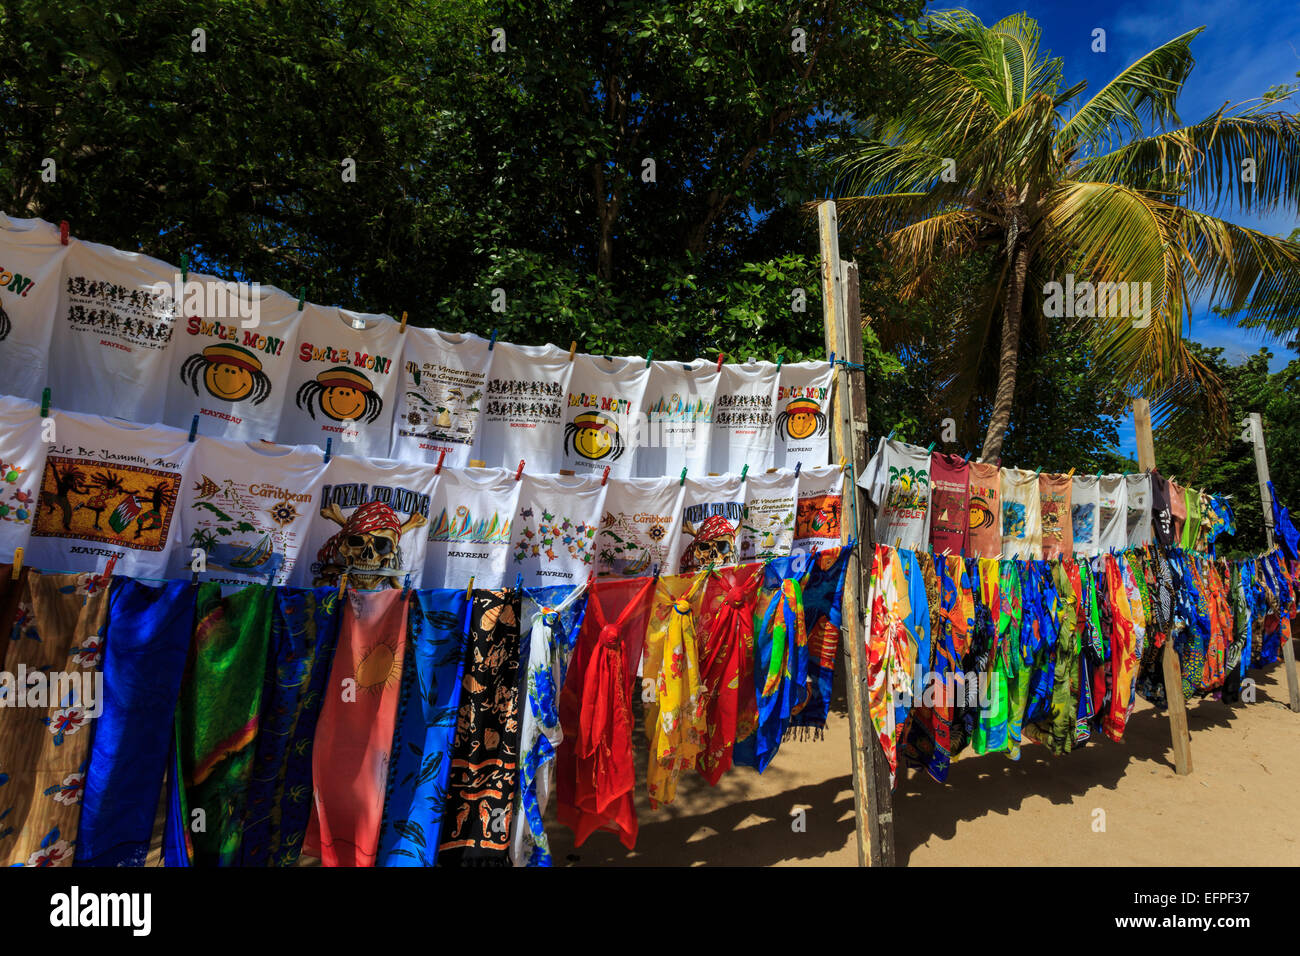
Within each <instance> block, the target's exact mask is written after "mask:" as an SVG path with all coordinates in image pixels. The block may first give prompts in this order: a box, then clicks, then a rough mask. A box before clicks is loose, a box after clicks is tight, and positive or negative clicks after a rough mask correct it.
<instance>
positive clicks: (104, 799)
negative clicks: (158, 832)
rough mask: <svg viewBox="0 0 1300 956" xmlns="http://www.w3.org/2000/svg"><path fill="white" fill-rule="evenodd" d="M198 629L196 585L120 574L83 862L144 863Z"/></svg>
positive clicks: (83, 827) (84, 810) (110, 618)
mask: <svg viewBox="0 0 1300 956" xmlns="http://www.w3.org/2000/svg"><path fill="white" fill-rule="evenodd" d="M193 630H194V588H193V587H191V586H190V584H189V582H188V581H169V582H167V583H166V584H163V585H153V584H147V583H145V582H143V581H132V580H130V579H128V578H114V579H113V583H112V589H111V591H110V592H109V610H108V615H107V628H106V631H105V636H104V663H103V673H104V699H103V702H102V703H103V711H102V713H101V714H100V715H99V717H98V719H96V721H95V736H94V740H93V743H92V744H91V750H90V759H89V763H88V766H87V769H86V789H85V796H84V797H83V798H82V802H81V804H82V805H81V822H80V827H79V829H78V832H77V853H76V861H77V866H144V865H145V859H146V857H147V856H148V854H149V844H150V842H151V840H152V839H153V830H154V820H155V817H156V816H157V813H158V794H159V793H160V792H161V791H162V787H163V777H164V774H165V773H166V771H167V757H168V754H169V753H170V752H171V748H172V742H173V726H172V714H173V712H174V710H175V707H176V698H177V695H178V694H179V693H180V688H181V678H182V676H183V675H184V672H185V660H186V655H187V653H188V652H189V648H190V636H191V635H192V634H193Z"/></svg>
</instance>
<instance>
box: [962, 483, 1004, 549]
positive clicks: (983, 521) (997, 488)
mask: <svg viewBox="0 0 1300 956" xmlns="http://www.w3.org/2000/svg"><path fill="white" fill-rule="evenodd" d="M1001 483H1002V477H1001V474H1000V470H999V468H998V466H997V465H994V464H991V463H985V462H979V461H973V462H971V463H970V466H969V468H968V469H967V484H968V487H969V490H970V524H969V527H968V528H967V538H966V540H967V547H968V548H969V553H970V554H971V555H972V556H974V557H977V558H1000V557H1002V489H1001Z"/></svg>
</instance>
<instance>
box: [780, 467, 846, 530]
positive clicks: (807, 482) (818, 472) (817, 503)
mask: <svg viewBox="0 0 1300 956" xmlns="http://www.w3.org/2000/svg"><path fill="white" fill-rule="evenodd" d="M798 492H799V500H798V503H797V505H796V508H795V514H794V540H793V541H792V542H791V548H792V549H793V550H794V551H816V550H818V549H823V548H838V547H839V544H840V536H841V534H842V533H843V531H842V525H841V521H842V518H843V511H844V504H845V502H844V470H843V469H841V468H840V467H839V466H838V465H818V466H815V467H812V468H802V469H800V471H799V483H798ZM850 493H852V494H857V489H854V488H850Z"/></svg>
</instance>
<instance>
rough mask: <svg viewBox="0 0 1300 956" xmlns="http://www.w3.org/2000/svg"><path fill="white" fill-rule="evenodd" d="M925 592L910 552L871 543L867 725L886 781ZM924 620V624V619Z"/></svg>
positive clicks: (908, 689) (903, 715) (900, 728)
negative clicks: (877, 742) (877, 743)
mask: <svg viewBox="0 0 1300 956" xmlns="http://www.w3.org/2000/svg"><path fill="white" fill-rule="evenodd" d="M905 565H906V569H905ZM924 593H925V591H924V584H923V583H922V582H921V570H920V567H919V565H917V563H916V557H915V555H914V554H912V553H911V552H908V551H896V550H894V549H893V548H889V547H885V546H883V545H876V550H875V556H874V558H873V560H872V565H871V590H870V593H869V595H868V598H867V601H868V607H869V608H870V609H871V610H870V614H871V619H870V630H869V633H868V637H867V661H866V665H867V673H866V678H867V687H868V693H869V708H868V709H869V713H870V716H871V725H872V727H873V728H874V729H875V732H876V735H877V737H879V739H880V746H881V749H882V750H883V751H884V753H885V759H886V761H887V762H888V764H889V785H890V787H893V785H894V778H895V774H896V773H897V771H898V745H899V743H900V741H901V740H902V739H903V735H904V732H905V730H906V722H907V711H908V707H907V703H906V701H908V700H910V699H911V696H912V689H913V688H912V682H913V676H914V671H915V667H916V659H917V658H916V652H917V646H918V643H919V639H920V637H921V634H920V630H921V627H922V626H923V625H922V621H921V617H922V616H924V617H926V618H928V610H926V605H927V602H926V601H925V599H924ZM918 597H919V598H920V599H919V600H918ZM918 605H919V606H918ZM924 626H926V627H928V620H927V621H926V622H925V624H924ZM927 643H928V642H927Z"/></svg>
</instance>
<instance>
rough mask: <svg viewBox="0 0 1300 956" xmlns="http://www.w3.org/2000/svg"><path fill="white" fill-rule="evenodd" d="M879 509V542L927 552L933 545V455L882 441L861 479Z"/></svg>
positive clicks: (922, 449) (861, 483)
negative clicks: (931, 516)
mask: <svg viewBox="0 0 1300 956" xmlns="http://www.w3.org/2000/svg"><path fill="white" fill-rule="evenodd" d="M858 485H859V486H860V487H861V488H862V489H863V490H864V491H866V493H867V495H868V496H869V497H870V498H871V503H872V504H874V505H875V506H876V527H875V532H876V543H877V544H883V545H887V546H888V547H891V548H901V549H903V550H906V551H924V550H926V548H927V547H928V546H929V543H930V453H929V452H928V451H926V450H925V449H924V448H920V447H918V446H916V445H909V444H907V443H906V442H901V441H894V440H893V439H888V438H882V439H880V444H879V445H877V446H876V453H875V454H874V455H873V456H872V457H871V461H869V462H867V467H866V470H865V471H864V472H863V473H862V477H860V478H859V479H858Z"/></svg>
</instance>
